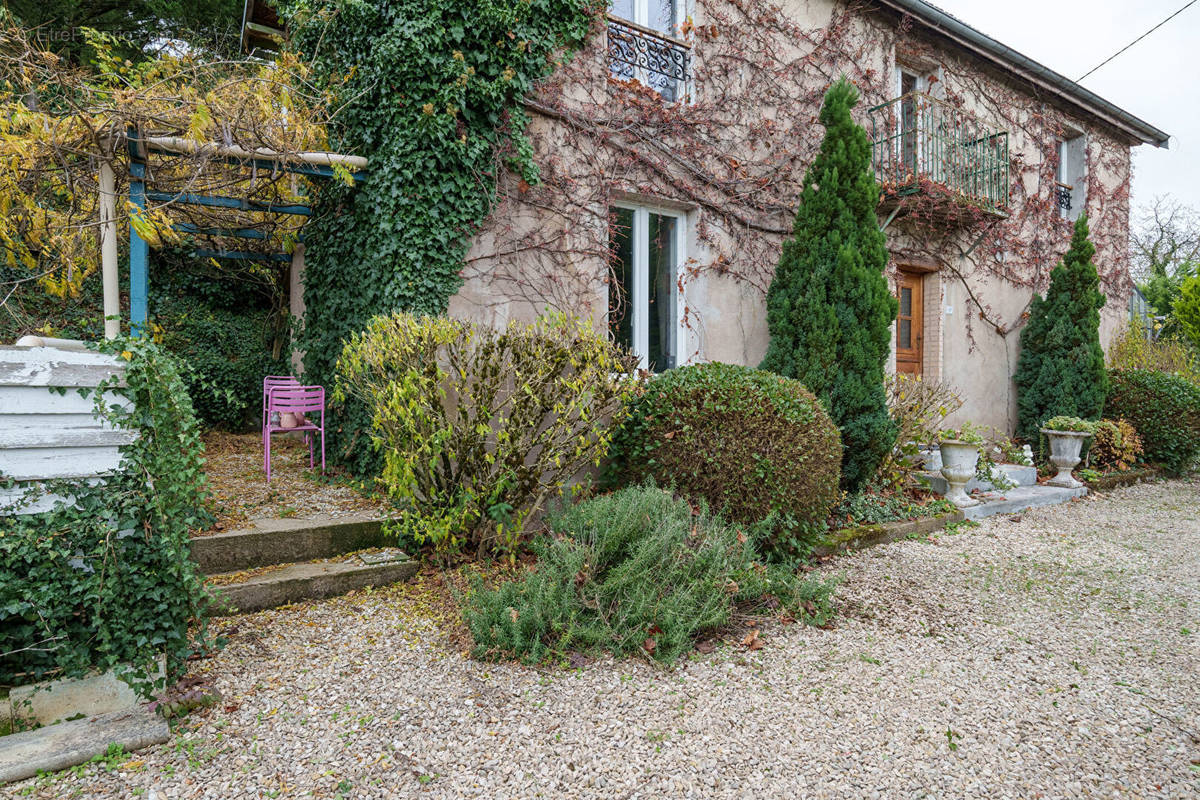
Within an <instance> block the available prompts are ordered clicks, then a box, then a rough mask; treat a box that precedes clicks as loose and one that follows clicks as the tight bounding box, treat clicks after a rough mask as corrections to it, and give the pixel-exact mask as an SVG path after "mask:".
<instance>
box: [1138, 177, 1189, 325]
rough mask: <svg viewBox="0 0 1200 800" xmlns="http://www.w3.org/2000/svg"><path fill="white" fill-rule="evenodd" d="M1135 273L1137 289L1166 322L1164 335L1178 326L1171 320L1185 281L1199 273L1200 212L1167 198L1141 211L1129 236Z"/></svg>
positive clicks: (1158, 200)
mask: <svg viewBox="0 0 1200 800" xmlns="http://www.w3.org/2000/svg"><path fill="white" fill-rule="evenodd" d="M1130 249H1131V255H1132V257H1133V266H1132V273H1133V278H1134V281H1135V282H1136V283H1137V287H1138V289H1139V290H1140V291H1141V293H1142V294H1143V295H1144V296H1145V298H1146V300H1147V301H1148V302H1149V303H1150V305H1151V306H1152V307H1153V308H1154V311H1155V313H1156V314H1157V315H1159V316H1162V317H1166V318H1167V321H1166V324H1165V326H1164V327H1163V330H1162V331H1161V334H1163V335H1167V336H1170V335H1171V334H1173V333H1175V332H1177V330H1178V326H1177V324H1176V322H1175V321H1174V320H1173V319H1172V314H1171V312H1172V310H1173V309H1174V306H1175V300H1176V298H1178V297H1179V288H1180V285H1181V284H1182V283H1183V281H1185V280H1187V279H1188V278H1190V277H1192V276H1194V275H1197V274H1200V213H1198V212H1197V211H1196V210H1195V209H1193V208H1190V207H1188V206H1185V205H1183V204H1182V203H1179V202H1177V201H1174V200H1171V199H1170V198H1168V197H1159V198H1156V199H1155V201H1154V203H1153V204H1151V205H1150V206H1148V207H1146V208H1145V209H1143V210H1142V212H1141V213H1140V214H1139V215H1138V219H1137V221H1136V223H1135V224H1134V226H1133V229H1132V231H1131V233H1130Z"/></svg>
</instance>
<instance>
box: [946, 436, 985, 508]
mask: <svg viewBox="0 0 1200 800" xmlns="http://www.w3.org/2000/svg"><path fill="white" fill-rule="evenodd" d="M939 449H940V450H941V454H942V469H941V472H942V477H943V478H945V479H946V484H947V485H948V486H949V490H948V491H947V492H946V499H947V500H949V501H950V502H951V503H954V505H956V506H957V507H959V508H970V507H972V506H977V505H979V501H978V500H975V499H973V498H972V497H971V496H970V495H969V494H967V492H966V487H967V483H968V482H969V481H970V480H971V479H972V478H974V477H975V465H976V464H977V463H978V462H979V448H978V446H976V445H973V444H970V443H968V442H960V441H958V440H955V439H948V440H946V441H943V442H941V443H940V445H939Z"/></svg>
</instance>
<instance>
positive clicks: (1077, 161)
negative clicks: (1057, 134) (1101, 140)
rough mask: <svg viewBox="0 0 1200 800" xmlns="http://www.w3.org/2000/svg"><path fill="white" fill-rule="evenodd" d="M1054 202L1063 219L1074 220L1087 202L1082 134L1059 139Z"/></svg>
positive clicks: (1085, 163) (1084, 145) (1085, 155)
mask: <svg viewBox="0 0 1200 800" xmlns="http://www.w3.org/2000/svg"><path fill="white" fill-rule="evenodd" d="M1056 148H1057V157H1058V164H1057V166H1056V167H1055V171H1054V200H1055V204H1056V205H1057V206H1058V213H1059V214H1060V215H1061V216H1062V217H1063V219H1069V220H1075V219H1078V217H1079V215H1080V214H1081V213H1082V212H1083V207H1084V204H1085V203H1086V202H1087V195H1086V190H1087V140H1086V139H1085V138H1084V136H1083V135H1082V134H1078V135H1074V136H1068V137H1067V138H1065V139H1059V140H1058V142H1057V143H1056Z"/></svg>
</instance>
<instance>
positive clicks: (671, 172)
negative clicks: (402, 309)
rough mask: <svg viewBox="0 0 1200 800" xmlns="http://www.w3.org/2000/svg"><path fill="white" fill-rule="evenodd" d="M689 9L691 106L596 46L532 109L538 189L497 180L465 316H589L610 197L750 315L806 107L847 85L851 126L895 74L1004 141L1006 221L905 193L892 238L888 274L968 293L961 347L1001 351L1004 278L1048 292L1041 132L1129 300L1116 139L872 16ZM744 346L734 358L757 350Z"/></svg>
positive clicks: (780, 234)
mask: <svg viewBox="0 0 1200 800" xmlns="http://www.w3.org/2000/svg"><path fill="white" fill-rule="evenodd" d="M689 8H690V10H692V11H694V16H693V17H689V18H687V19H686V20H685V21H684V23H683V24H682V25H681V26H680V28H679V30H678V31H677V32H676V34H675V36H676V38H677V39H682V40H684V41H685V42H686V43H687V44H688V45H689V46H690V51H691V54H692V59H693V61H692V64H693V69H692V73H693V85H692V87H691V97H690V99H689V102H687V103H667V102H664V101H663V99H662V98H661V97H660V96H659V95H658V94H656V93H655V92H653V91H651V90H649V89H647V88H646V87H644V86H641V85H640V84H637V83H634V82H627V81H622V80H618V79H616V78H614V77H613V76H612V75H610V74H609V70H608V62H607V58H606V54H605V52H604V50H603V42H604V37H603V36H601V37H597V38H596V40H595V41H594V42H593V44H592V45H590V46H589V47H588V48H587V50H586V51H584V52H583V53H580V54H579V55H578V56H577V57H576V58H575V59H573V60H572V61H571V63H570V64H569V65H567V66H566V67H565V68H564V69H562V70H560V71H559V72H558V73H556V74H555V75H554V77H553V79H552V80H550V81H548V82H547V83H545V84H544V85H543V86H542V87H540V88H539V90H538V91H537V92H536V93H535V94H534V95H533V96H532V97H531V98H530V100H529V102H528V104H527V105H528V107H529V108H530V110H531V111H532V112H533V116H534V119H535V126H534V127H535V129H537V130H539V131H541V132H542V133H541V134H540V135H539V136H538V137H536V138H535V152H536V159H537V162H538V165H539V168H540V169H541V177H542V181H541V183H540V184H539V185H538V186H537V187H534V188H532V189H530V187H529V186H527V185H525V184H524V183H522V181H521V180H520V178H519V176H516V175H510V176H509V177H508V179H507V180H504V181H503V182H502V184H501V193H500V198H499V203H498V205H497V207H496V210H495V211H494V213H493V214H492V217H491V219H490V220H489V221H488V222H487V223H486V224H485V226H484V228H483V233H482V235H481V236H480V238H479V243H480V244H479V246H478V247H477V248H475V249H474V250H473V251H472V252H471V253H469V254H468V257H467V261H466V267H465V270H464V276H465V277H466V279H467V282H468V286H467V289H468V290H469V291H468V292H464V294H470V297H471V300H472V301H473V302H475V303H477V304H478V305H479V306H480V308H479V310H478V312H477V313H479V314H481V315H483V316H486V315H488V314H494V315H495V316H496V317H497V318H503V317H504V316H505V315H506V314H508V313H510V312H511V309H512V308H513V306H514V305H519V304H521V303H524V304H527V305H529V306H532V307H535V308H541V307H545V306H550V307H554V308H570V309H572V310H573V311H574V312H575V313H588V312H589V311H590V312H591V313H596V314H597V315H599V314H601V313H602V312H603V308H602V304H603V303H605V302H606V299H605V296H606V294H607V292H606V291H605V288H604V285H605V282H606V281H607V280H608V276H607V275H606V274H604V272H603V271H596V270H590V269H588V268H586V267H585V268H583V269H581V268H580V265H594V264H604V263H606V260H607V258H608V257H609V255H610V253H609V229H610V222H611V220H610V219H609V209H610V207H611V203H612V202H613V201H614V200H616V199H621V198H623V197H624V198H627V199H628V198H630V197H634V198H640V197H645V198H652V199H654V200H658V201H659V202H664V201H665V202H668V203H673V204H678V205H681V206H685V207H688V208H692V209H695V210H696V211H697V212H698V213H697V215H696V224H695V227H694V230H693V235H694V245H689V255H690V256H693V258H692V259H691V260H690V261H689V262H688V264H687V265H686V267H685V274H684V275H683V276H682V278H683V282H684V283H685V284H689V283H691V282H692V281H693V280H695V279H696V278H714V277H715V278H720V279H722V280H723V281H731V282H732V285H730V284H728V283H722V284H721V286H720V292H721V293H723V294H731V293H737V292H741V293H742V294H743V295H744V296H745V297H746V298H748V301H749V303H751V304H753V303H761V302H762V298H763V297H764V296H765V294H766V290H767V286H768V285H769V283H770V280H771V277H772V275H773V273H774V267H775V264H776V262H777V261H778V257H779V248H780V244H781V242H782V240H783V238H784V237H785V236H786V235H787V234H788V233H789V231H790V220H791V217H792V215H793V214H794V213H795V204H796V201H797V198H798V197H799V192H800V182H801V179H802V176H803V174H804V169H805V167H806V166H807V165H808V164H809V163H810V162H811V160H812V158H813V156H814V155H815V153H816V150H817V147H818V145H819V142H820V137H821V129H820V127H819V126H818V125H817V124H816V116H817V112H818V109H819V108H820V105H821V96H822V95H823V93H824V92H825V90H826V89H827V88H828V87H829V85H830V84H832V83H833V82H834V81H836V80H837V78H838V77H839V76H841V75H846V76H847V77H848V78H849V79H850V80H851V81H852V82H853V83H854V84H855V85H856V86H857V87H858V89H859V90H860V91H861V92H862V94H863V102H862V103H861V104H860V106H859V108H858V109H856V112H855V114H856V119H857V120H858V121H859V122H861V123H863V124H866V123H867V113H868V111H867V110H868V109H870V108H871V107H872V106H875V105H877V104H881V103H884V102H886V101H888V100H891V99H893V98H894V97H895V77H894V72H893V69H894V66H895V64H896V63H897V62H899V63H904V64H912V65H914V67H913V68H914V69H917V70H920V71H928V72H929V73H936V75H937V76H938V77H939V85H937V87H936V89H931V92H933V93H935V94H936V95H937V96H939V97H941V98H942V99H943V100H945V101H946V102H947V103H949V104H951V105H954V106H959V107H964V108H965V109H967V110H968V111H970V112H972V113H973V114H974V115H975V116H977V117H978V118H980V119H981V120H982V121H984V122H985V123H986V124H987V126H988V127H989V128H990V129H993V130H998V131H999V130H1003V131H1008V133H1009V136H1010V152H1011V153H1012V154H1013V156H1012V160H1011V164H1010V169H1011V172H1010V175H1011V182H1010V205H1009V208H1008V211H1007V215H1006V216H998V215H995V214H989V213H988V212H986V211H984V210H983V209H980V208H976V207H972V206H971V205H969V204H965V203H964V204H958V209H957V213H956V215H955V218H954V219H947V217H946V215H945V213H944V212H945V207H946V205H947V203H946V199H947V198H945V197H937V196H936V192H935V193H934V194H926V195H924V196H918V197H916V198H913V199H911V200H907V201H906V202H905V207H904V208H903V209H902V213H900V214H899V215H898V216H897V217H896V219H895V220H894V221H893V222H892V223H891V225H890V226H889V228H888V231H887V233H888V239H889V249H890V251H891V253H892V255H893V260H892V264H891V265H890V269H891V270H895V269H896V266H897V264H898V263H905V262H912V263H924V264H930V265H933V266H936V267H938V268H940V269H941V270H942V276H943V281H944V282H947V283H955V284H957V285H959V286H962V287H964V291H965V292H966V295H967V299H966V300H965V301H964V303H963V305H964V306H965V309H964V310H965V311H966V312H967V326H968V336H969V337H971V340H972V346H975V343H976V340H977V339H978V341H979V342H980V343H982V342H983V338H982V337H999V338H1000V339H1001V340H1009V341H1011V342H1012V343H1013V344H1014V345H1015V337H1014V336H1012V334H1013V333H1014V332H1016V331H1018V330H1019V329H1020V328H1021V326H1022V324H1023V322H1024V320H1025V317H1026V314H1025V308H1017V309H1013V308H1010V307H1001V308H996V307H993V305H992V304H991V303H990V302H989V297H992V296H994V295H989V294H988V292H987V291H984V292H981V291H980V287H981V286H983V285H985V284H987V285H991V286H995V285H996V284H997V283H1001V284H1005V285H1008V286H1011V287H1016V288H1017V289H1019V290H1023V291H1024V292H1025V293H1026V296H1027V297H1028V298H1030V299H1031V298H1032V296H1033V294H1034V292H1035V291H1038V290H1043V289H1044V288H1045V286H1046V284H1047V282H1048V277H1049V272H1050V269H1051V268H1052V267H1053V266H1054V264H1055V263H1056V261H1057V260H1058V258H1059V257H1060V256H1061V254H1062V253H1063V252H1064V251H1065V250H1066V247H1067V245H1068V243H1069V240H1070V231H1071V224H1070V222H1069V221H1067V220H1064V219H1062V218H1061V217H1060V216H1059V213H1058V210H1057V207H1056V206H1055V204H1054V183H1055V169H1056V166H1057V159H1058V155H1057V152H1056V140H1057V139H1058V138H1060V137H1063V136H1064V135H1065V134H1066V131H1067V130H1068V129H1069V128H1070V127H1072V126H1082V127H1085V128H1086V129H1087V131H1088V145H1087V149H1088V155H1087V160H1088V165H1089V169H1088V177H1087V181H1086V195H1087V210H1088V213H1089V216H1090V218H1091V219H1092V220H1093V231H1094V234H1093V239H1094V241H1095V244H1096V247H1097V251H1098V256H1097V259H1096V263H1097V267H1098V269H1099V271H1100V279H1101V283H1102V285H1103V287H1104V289H1105V291H1106V293H1109V294H1110V295H1112V296H1114V297H1127V296H1128V293H1129V291H1130V282H1129V278H1128V254H1127V251H1126V247H1125V246H1124V244H1123V243H1124V241H1125V238H1126V234H1127V231H1128V203H1129V195H1128V170H1129V162H1128V152H1129V151H1128V142H1127V141H1125V140H1123V139H1122V138H1121V135H1120V134H1117V133H1115V132H1114V131H1111V130H1110V129H1108V128H1105V127H1103V126H1101V125H1099V124H1096V123H1095V121H1086V122H1083V121H1080V119H1079V118H1074V119H1073V118H1072V117H1071V116H1070V115H1069V114H1068V113H1066V112H1064V111H1063V110H1062V109H1061V108H1059V107H1057V106H1055V105H1053V104H1052V103H1050V102H1047V101H1045V100H1043V99H1039V98H1037V97H1035V96H1034V95H1033V94H1031V92H1030V91H1029V90H1028V89H1027V88H1020V87H1018V86H1016V85H1013V84H1010V83H1008V82H1006V80H1005V79H1003V78H999V77H998V76H997V73H996V72H995V71H992V70H989V69H987V68H986V67H984V66H983V65H982V64H981V62H980V60H979V59H978V58H970V57H965V56H962V55H958V54H956V53H955V51H954V50H953V49H951V48H949V47H947V46H945V45H942V44H938V43H936V42H933V41H931V40H929V39H928V38H926V37H925V36H924V35H923V34H922V33H921V32H920V31H919V30H917V26H915V25H913V24H912V23H911V21H910V20H908V19H907V18H905V17H887V16H884V15H883V14H882V13H881V12H879V11H878V9H877V8H875V7H874V5H873V4H872V5H870V6H868V5H867V4H863V3H856V2H849V3H844V4H843V3H829V4H824V3H806V4H796V3H789V4H787V7H786V8H784V7H783V6H782V5H780V4H777V3H770V2H761V0H700V1H699V2H697V3H695V4H693V5H689ZM539 123H540V124H539ZM1106 176H1107V179H1106ZM531 215H536V216H537V222H536V224H531V222H530V216H531ZM882 219H883V217H881V221H882ZM711 296H712V294H711V292H710V299H711ZM585 304H591V308H590V309H587V308H586V305H585ZM744 307H745V308H753V305H747V306H744ZM724 310H725V311H728V307H726V308H725V309H724ZM704 311H705V309H704V306H703V304H694V303H690V302H689V303H688V304H687V307H686V309H685V315H684V317H685V318H684V321H683V324H684V325H685V326H686V327H687V328H688V329H689V330H690V331H691V332H692V333H693V334H694V337H693V339H692V341H693V342H696V341H699V342H701V347H703V346H704V344H703V343H704V341H705V336H706V332H705V325H706V322H708V320H706V319H705V313H704ZM759 316H763V315H762V314H760V315H759ZM740 323H741V324H742V325H744V326H747V327H748V326H751V325H753V324H754V321H753V320H751V319H749V318H745V319H742V320H740ZM750 340H751V337H749V336H746V337H744V341H746V342H749V341H750ZM709 343H710V344H711V343H712V341H711V340H710V341H709ZM746 347H747V351H746V352H743V353H741V354H740V357H741V358H742V359H743V360H745V361H747V362H751V363H752V362H755V361H757V359H758V358H759V357H761V352H760V351H753V352H752V351H750V350H749V345H746ZM702 352H703V351H702ZM725 352H728V347H727V348H726V351H725ZM697 354H698V353H697V352H695V351H694V350H690V351H689V352H688V353H687V355H688V356H695V355H697Z"/></svg>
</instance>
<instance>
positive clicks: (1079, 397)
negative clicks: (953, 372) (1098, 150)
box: [1015, 214, 1108, 441]
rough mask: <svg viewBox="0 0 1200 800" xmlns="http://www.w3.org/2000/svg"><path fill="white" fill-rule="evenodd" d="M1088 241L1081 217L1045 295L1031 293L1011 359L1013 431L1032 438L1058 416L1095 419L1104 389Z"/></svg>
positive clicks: (1099, 298) (1100, 299)
mask: <svg viewBox="0 0 1200 800" xmlns="http://www.w3.org/2000/svg"><path fill="white" fill-rule="evenodd" d="M1095 254H1096V248H1095V246H1094V245H1093V244H1092V243H1091V241H1090V240H1089V239H1088V223H1087V215H1086V214H1083V215H1081V216H1080V217H1079V219H1078V220H1076V222H1075V233H1074V235H1073V236H1072V237H1071V248H1070V249H1069V250H1068V251H1067V253H1066V255H1064V256H1063V260H1062V261H1061V262H1060V263H1059V264H1058V266H1056V267H1055V268H1054V270H1053V271H1052V272H1051V273H1050V288H1049V289H1048V290H1047V291H1046V296H1045V297H1041V296H1035V297H1034V298H1033V306H1032V308H1031V309H1030V313H1029V322H1028V324H1026V326H1025V329H1024V330H1023V331H1021V355H1020V358H1019V360H1018V361H1017V374H1016V376H1015V381H1016V384H1017V416H1018V429H1017V433H1018V435H1020V436H1021V437H1023V438H1025V439H1028V440H1030V441H1037V440H1038V437H1039V434H1038V430H1039V429H1040V428H1041V426H1042V423H1043V422H1045V421H1046V420H1047V419H1049V418H1050V417H1054V416H1058V415H1060V414H1063V415H1067V416H1073V417H1082V418H1084V419H1099V418H1100V412H1101V411H1102V410H1103V407H1104V398H1105V395H1106V394H1107V393H1108V373H1107V372H1106V371H1105V369H1104V351H1103V350H1102V349H1101V347H1100V309H1101V308H1103V306H1104V295H1103V294H1102V293H1101V292H1100V278H1099V276H1098V275H1097V274H1096V265H1095V264H1093V263H1092V256H1094V255H1095Z"/></svg>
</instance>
